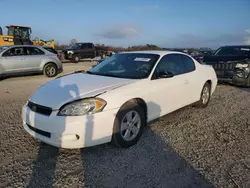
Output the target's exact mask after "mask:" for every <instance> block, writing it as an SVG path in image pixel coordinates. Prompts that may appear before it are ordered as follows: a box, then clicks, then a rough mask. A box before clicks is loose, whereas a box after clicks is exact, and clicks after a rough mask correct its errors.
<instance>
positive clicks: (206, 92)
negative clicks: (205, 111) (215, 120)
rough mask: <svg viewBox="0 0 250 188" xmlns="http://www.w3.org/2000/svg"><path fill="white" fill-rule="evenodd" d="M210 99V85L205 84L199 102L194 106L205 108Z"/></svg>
mask: <svg viewBox="0 0 250 188" xmlns="http://www.w3.org/2000/svg"><path fill="white" fill-rule="evenodd" d="M210 97H211V84H210V83H209V82H206V83H205V84H204V86H203V88H202V91H201V96H200V100H199V101H198V103H197V104H196V105H195V106H196V107H198V108H205V107H207V105H208V103H209V101H210Z"/></svg>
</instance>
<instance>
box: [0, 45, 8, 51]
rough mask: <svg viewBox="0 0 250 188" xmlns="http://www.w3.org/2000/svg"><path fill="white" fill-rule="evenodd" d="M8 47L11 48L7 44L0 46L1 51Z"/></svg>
mask: <svg viewBox="0 0 250 188" xmlns="http://www.w3.org/2000/svg"><path fill="white" fill-rule="evenodd" d="M7 48H9V47H7V46H0V52H2V51H4V50H5V49H7Z"/></svg>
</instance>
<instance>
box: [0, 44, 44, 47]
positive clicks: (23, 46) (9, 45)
mask: <svg viewBox="0 0 250 188" xmlns="http://www.w3.org/2000/svg"><path fill="white" fill-rule="evenodd" d="M0 47H43V46H37V45H28V44H27V45H5V46H0Z"/></svg>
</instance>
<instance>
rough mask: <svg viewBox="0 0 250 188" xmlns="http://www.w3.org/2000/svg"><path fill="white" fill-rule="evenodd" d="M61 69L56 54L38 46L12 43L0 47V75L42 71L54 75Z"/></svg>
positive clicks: (50, 75)
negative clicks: (12, 44)
mask: <svg viewBox="0 0 250 188" xmlns="http://www.w3.org/2000/svg"><path fill="white" fill-rule="evenodd" d="M62 71H63V67H62V62H61V61H60V59H59V58H58V56H57V55H56V54H54V53H51V52H49V51H47V50H45V49H44V48H43V47H40V46H33V45H14V46H2V47H0V75H1V76H3V75H10V74H18V73H36V72H37V73H39V72H41V73H43V74H44V75H45V76H47V77H55V76H56V75H57V74H59V73H60V72H62Z"/></svg>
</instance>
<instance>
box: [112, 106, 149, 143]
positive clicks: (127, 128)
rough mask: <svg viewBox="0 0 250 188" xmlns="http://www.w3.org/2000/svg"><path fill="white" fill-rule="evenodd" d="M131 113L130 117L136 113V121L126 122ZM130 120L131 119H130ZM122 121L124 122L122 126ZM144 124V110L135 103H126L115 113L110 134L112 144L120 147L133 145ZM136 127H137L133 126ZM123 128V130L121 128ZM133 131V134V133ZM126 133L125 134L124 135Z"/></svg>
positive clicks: (138, 137) (139, 135)
mask: <svg viewBox="0 0 250 188" xmlns="http://www.w3.org/2000/svg"><path fill="white" fill-rule="evenodd" d="M129 115H131V117H132V118H134V117H135V115H137V117H138V118H136V122H134V123H133V122H131V124H128V122H127V121H128V119H127V118H129V117H130V116H129ZM131 120H132V119H131ZM122 122H123V123H124V124H123V125H124V126H122ZM145 125H146V116H145V113H144V110H143V108H142V107H141V106H139V105H138V104H137V103H132V102H131V103H130V102H129V103H127V104H125V105H124V106H122V108H121V109H120V110H119V112H118V114H117V115H116V118H115V122H114V127H113V135H112V141H111V142H112V144H114V145H116V146H117V147H121V148H128V147H130V146H133V145H135V144H136V143H137V142H138V140H139V139H140V137H141V135H142V132H143V130H144V127H145ZM135 127H137V129H136V128H135ZM122 129H124V130H122ZM133 132H134V134H133ZM126 135H127V136H126Z"/></svg>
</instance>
